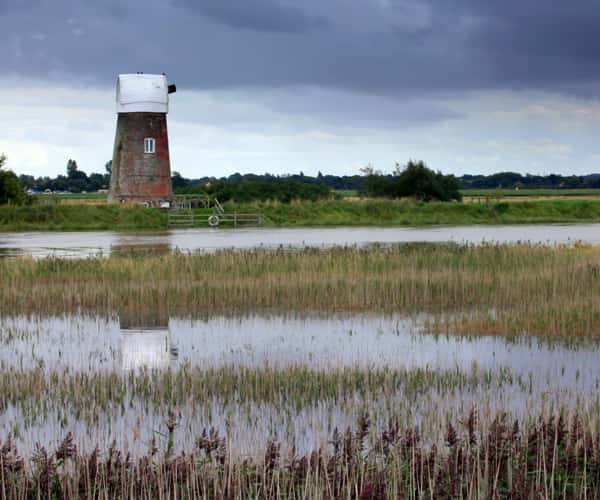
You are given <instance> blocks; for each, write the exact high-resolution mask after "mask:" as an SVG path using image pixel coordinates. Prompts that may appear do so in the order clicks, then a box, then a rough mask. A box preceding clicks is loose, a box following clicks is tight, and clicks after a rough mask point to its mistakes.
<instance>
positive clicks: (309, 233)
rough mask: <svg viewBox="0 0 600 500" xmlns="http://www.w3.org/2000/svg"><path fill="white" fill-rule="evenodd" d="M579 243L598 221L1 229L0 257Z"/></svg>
mask: <svg viewBox="0 0 600 500" xmlns="http://www.w3.org/2000/svg"><path fill="white" fill-rule="evenodd" d="M576 241H581V242H584V243H590V244H600V224H567V225H565V224H562V225H561V224H544V225H522V226H519V225H510V226H456V227H427V228H405V227H336V228H293V229H292V228H245V229H244V228H242V229H212V228H203V229H179V230H170V231H164V232H153V233H142V232H134V233H118V232H114V231H93V232H52V231H40V232H28V233H0V256H1V255H3V256H16V255H33V256H35V257H45V256H49V255H55V256H70V257H88V256H93V255H98V254H103V255H109V254H111V253H112V252H129V251H142V252H143V251H148V252H168V251H171V250H174V249H179V250H181V251H184V252H195V251H215V250H218V249H224V248H240V249H243V248H256V247H267V248H277V247H295V248H300V247H307V246H311V247H329V246H334V245H359V246H361V245H368V244H373V243H382V244H394V243H411V242H429V243H447V242H454V243H469V244H481V243H483V242H495V243H517V242H531V243H541V244H557V243H565V244H566V243H573V242H576Z"/></svg>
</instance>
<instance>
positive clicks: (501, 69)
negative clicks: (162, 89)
mask: <svg viewBox="0 0 600 500" xmlns="http://www.w3.org/2000/svg"><path fill="white" fill-rule="evenodd" d="M598 26H600V1H599V0H569V1H558V0H557V1H554V0H552V1H548V2H543V1H540V0H302V1H300V0H296V1H291V0H162V1H160V0H143V1H142V0H128V1H127V2H124V1H122V0H79V1H75V0H72V1H69V0H0V56H1V58H0V61H2V79H1V80H0V123H1V124H2V125H1V128H0V152H1V151H3V152H4V153H6V154H7V155H8V157H9V166H10V167H11V168H12V169H13V170H15V171H16V172H17V173H30V174H34V175H56V174H57V173H62V172H64V171H65V169H66V163H67V160H68V159H69V158H73V159H75V160H77V162H78V164H79V167H80V168H81V169H82V170H84V171H86V172H88V173H89V172H92V171H102V170H103V169H104V164H105V163H106V161H107V160H109V159H110V158H111V156H112V144H113V140H114V129H115V123H116V115H115V104H114V86H115V79H116V75H117V74H119V73H128V72H136V71H143V72H145V73H161V72H163V71H164V72H166V73H167V75H168V77H169V79H170V80H171V81H172V82H174V83H176V84H177V86H178V92H177V93H176V94H174V95H172V96H171V105H170V113H169V129H170V130H169V133H170V144H171V158H172V168H173V170H174V171H179V172H181V174H182V175H184V176H187V177H201V176H204V175H217V176H221V175H228V174H231V173H234V172H255V173H264V172H270V173H297V172H299V171H303V172H305V173H306V174H316V173H317V172H318V171H319V170H320V171H322V172H323V173H335V174H354V173H357V172H358V169H359V168H360V167H361V166H364V165H366V164H368V163H371V164H372V165H373V166H375V167H376V168H379V169H381V170H384V171H391V170H392V169H393V166H394V164H395V162H401V163H403V162H406V161H407V160H408V159H409V158H414V159H422V160H424V161H425V162H426V163H428V164H429V165H430V166H431V167H433V168H435V169H440V170H442V171H444V172H448V173H455V174H463V173H492V172H496V171H500V170H513V171H519V172H523V173H525V172H529V173H540V174H547V173H551V172H556V173H563V174H582V173H590V172H600V37H599V36H598Z"/></svg>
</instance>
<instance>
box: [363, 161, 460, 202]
mask: <svg viewBox="0 0 600 500" xmlns="http://www.w3.org/2000/svg"><path fill="white" fill-rule="evenodd" d="M362 172H364V173H365V174H366V178H365V181H364V188H363V192H364V193H365V194H367V195H368V196H374V197H387V198H405V197H414V198H417V199H418V200H422V201H431V200H439V201H449V200H460V199H461V194H460V191H459V188H460V184H459V182H458V180H457V179H456V177H454V176H453V175H444V174H442V173H441V172H434V171H433V170H431V169H430V168H428V167H427V166H426V165H425V163H423V162H422V161H413V160H410V161H409V162H408V163H407V164H406V165H405V166H401V165H400V164H399V163H396V168H395V169H394V174H393V175H391V176H384V175H383V174H382V173H381V172H377V171H375V170H374V169H373V168H372V167H370V168H369V167H367V168H364V169H362Z"/></svg>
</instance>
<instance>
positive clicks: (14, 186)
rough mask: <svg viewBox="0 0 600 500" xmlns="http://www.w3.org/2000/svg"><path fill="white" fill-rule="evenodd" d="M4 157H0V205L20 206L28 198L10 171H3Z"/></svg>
mask: <svg viewBox="0 0 600 500" xmlns="http://www.w3.org/2000/svg"><path fill="white" fill-rule="evenodd" d="M5 164H6V156H5V155H4V154H2V155H0V205H6V204H8V203H10V204H13V205H22V204H23V203H25V202H26V201H27V200H28V196H27V195H26V194H25V192H24V191H23V186H21V183H20V182H19V178H18V177H17V176H16V174H15V173H14V172H12V171H11V170H4V169H3V167H4V165H5Z"/></svg>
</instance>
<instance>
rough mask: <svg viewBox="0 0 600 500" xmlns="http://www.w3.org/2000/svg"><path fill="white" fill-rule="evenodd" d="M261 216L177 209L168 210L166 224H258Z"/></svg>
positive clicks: (188, 225)
mask: <svg viewBox="0 0 600 500" xmlns="http://www.w3.org/2000/svg"><path fill="white" fill-rule="evenodd" d="M261 223H262V218H261V215H260V214H255V213H254V214H248V213H237V212H232V213H225V212H223V213H218V214H217V213H213V214H195V213H193V212H188V213H181V212H177V211H172V212H169V218H168V226H169V227H170V228H177V227H199V226H210V227H218V226H219V225H221V224H232V225H233V227H238V226H260V225H261Z"/></svg>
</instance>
